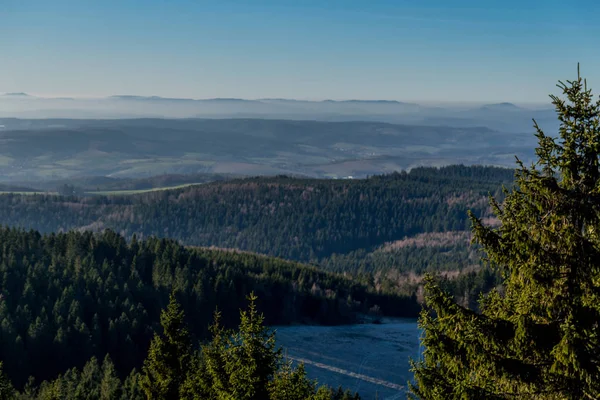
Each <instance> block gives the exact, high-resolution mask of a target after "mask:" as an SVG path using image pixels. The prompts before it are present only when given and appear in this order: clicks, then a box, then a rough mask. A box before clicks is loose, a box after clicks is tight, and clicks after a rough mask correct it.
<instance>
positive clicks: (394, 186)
mask: <svg viewBox="0 0 600 400" xmlns="http://www.w3.org/2000/svg"><path fill="white" fill-rule="evenodd" d="M512 179H513V171H512V170H508V169H501V168H493V167H480V166H473V167H465V166H451V167H444V168H441V169H436V168H417V169H413V170H411V172H410V173H406V172H402V173H393V174H390V175H383V176H374V177H371V178H368V179H360V180H350V179H349V180H324V179H298V178H289V177H282V176H280V177H273V178H251V179H250V178H248V179H238V180H231V181H226V182H214V183H208V184H204V185H198V186H193V187H189V188H183V189H177V190H168V191H157V192H151V193H145V194H140V195H134V196H109V197H106V196H104V197H103V196H98V197H83V198H79V197H58V196H51V195H17V194H7V195H2V196H0V224H5V225H9V226H18V227H25V228H32V229H37V230H40V231H42V232H55V231H60V230H64V231H66V230H70V229H87V230H94V231H99V230H103V229H105V228H110V229H113V230H115V231H117V232H120V233H122V234H123V235H124V236H126V237H131V235H133V234H134V233H136V234H138V236H139V237H148V236H151V235H156V236H159V237H168V238H173V239H176V240H179V241H181V242H182V243H184V244H187V245H197V246H218V247H226V248H237V249H242V250H250V251H254V252H259V253H264V254H268V255H273V256H278V257H284V258H288V259H293V260H301V261H318V260H321V259H323V258H326V257H329V256H331V255H332V254H336V253H337V254H345V253H349V252H351V251H355V250H357V249H372V248H375V247H377V246H380V245H382V244H384V243H386V242H390V241H394V240H399V239H402V238H404V237H406V236H412V235H417V234H420V233H424V232H444V231H463V230H468V229H469V222H468V220H467V210H469V209H471V210H473V211H474V212H475V214H477V215H487V212H488V202H487V196H488V194H489V193H491V194H494V195H499V192H500V188H501V185H502V184H510V183H511V182H512Z"/></svg>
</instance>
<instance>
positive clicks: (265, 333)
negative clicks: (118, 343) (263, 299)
mask: <svg viewBox="0 0 600 400" xmlns="http://www.w3.org/2000/svg"><path fill="white" fill-rule="evenodd" d="M248 300H249V302H250V303H249V305H248V308H247V309H246V310H244V311H240V324H239V327H238V329H237V330H228V329H225V328H223V327H222V326H221V325H220V324H219V319H220V317H219V313H216V316H215V322H214V324H213V325H212V328H211V331H212V333H213V338H212V341H211V342H210V343H208V344H205V345H203V346H201V349H200V350H199V351H195V350H193V349H192V346H191V345H190V339H189V333H188V331H187V326H186V324H185V321H184V313H183V310H182V308H181V306H180V304H179V303H178V302H177V300H176V298H175V296H174V295H173V294H171V296H170V300H169V304H168V306H167V308H166V309H165V310H163V312H162V313H161V325H162V327H163V332H162V334H157V335H156V336H155V337H154V339H153V340H152V343H151V345H150V350H149V352H148V357H147V358H146V360H145V362H144V367H143V370H142V374H141V375H140V374H138V373H137V372H136V371H135V370H133V371H132V372H131V374H130V375H129V376H128V377H127V378H126V379H125V380H124V381H121V380H120V379H119V378H118V376H116V373H115V369H114V366H113V364H112V361H111V360H110V358H109V357H108V356H107V357H105V359H104V362H103V363H102V365H101V366H100V365H99V364H98V362H97V360H96V358H92V359H91V360H90V361H89V362H87V363H86V364H85V366H84V367H83V369H82V370H81V371H80V370H78V369H76V368H72V369H70V370H68V371H67V372H66V373H65V374H64V375H60V376H59V377H58V378H56V379H55V380H53V381H45V382H42V384H41V385H40V386H39V388H36V387H35V385H34V384H33V382H31V381H30V382H29V384H28V385H27V387H26V389H25V390H24V391H23V393H21V394H19V395H18V396H19V397H18V398H19V399H23V400H25V399H29V400H33V399H35V400H58V399H68V400H71V399H73V400H84V399H85V400H96V399H100V400H125V399H127V400H142V399H166V400H171V399H182V400H200V399H202V400H226V399H227V400H244V399H248V400H360V397H359V396H358V394H352V393H350V392H348V391H346V392H344V391H343V390H342V389H341V388H340V389H338V390H337V391H333V390H331V389H329V388H328V387H325V386H320V387H317V384H316V382H314V381H311V380H309V379H308V378H307V377H306V373H305V370H304V366H303V365H302V364H301V365H299V366H298V367H296V368H293V367H292V365H291V363H288V362H284V361H283V359H282V355H281V349H280V348H277V347H276V346H275V333H274V332H272V331H270V330H269V329H268V328H267V327H265V326H264V324H263V323H264V318H263V317H262V315H261V314H259V313H258V311H257V306H256V300H257V297H256V296H255V295H254V294H252V293H251V294H250V296H249V297H248ZM6 382H8V380H6ZM5 398H7V399H8V398H10V397H2V399H5Z"/></svg>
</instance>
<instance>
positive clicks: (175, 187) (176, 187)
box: [85, 183, 202, 196]
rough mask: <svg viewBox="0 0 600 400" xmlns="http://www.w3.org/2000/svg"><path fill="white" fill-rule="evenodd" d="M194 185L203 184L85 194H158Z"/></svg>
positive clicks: (88, 193)
mask: <svg viewBox="0 0 600 400" xmlns="http://www.w3.org/2000/svg"><path fill="white" fill-rule="evenodd" d="M194 185H202V183H185V184H183V185H176V186H163V187H156V188H150V189H135V190H107V191H98V192H92V191H90V192H85V194H87V195H95V196H120V195H130V194H140V193H148V192H157V191H160V190H172V189H181V188H185V187H188V186H194Z"/></svg>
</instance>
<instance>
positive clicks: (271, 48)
mask: <svg viewBox="0 0 600 400" xmlns="http://www.w3.org/2000/svg"><path fill="white" fill-rule="evenodd" d="M598 21H600V4H598V2H597V1H596V0H565V1H556V0H543V1H537V0H535V1H532V0H519V1H517V0H503V1H496V0H478V1H466V0H452V1H448V0H412V1H403V0H390V1H382V0H362V1H355V0H341V1H327V0H315V1H313V0H290V1H288V0H272V1H261V0H244V1H228V0H214V1H200V0H189V1H184V0H170V1H168V0H161V1H159V0H143V1H142V0H140V1H134V0H114V1H113V0H93V1H92V0H72V1H67V0H0V92H17V91H18V92H28V93H34V94H41V95H52V96H64V95H69V96H105V95H112V94H138V95H160V96H169V97H193V98H211V97H239V98H263V97H285V98H298V99H326V98H332V99H350V98H352V99H397V100H407V101H427V100H429V101H431V100H439V101H449V100H457V101H486V102H487V101H514V102H529V101H531V102H537V101H546V100H547V95H548V94H549V93H551V92H555V91H556V90H555V86H554V85H555V83H556V81H557V80H558V79H571V78H574V77H575V76H576V63H577V62H580V63H581V68H582V74H583V75H584V76H586V77H588V82H589V83H590V86H592V87H596V88H598V89H597V91H598V92H600V51H599V45H598V40H599V39H600V24H599V23H598Z"/></svg>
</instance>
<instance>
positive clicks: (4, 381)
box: [0, 361, 14, 400]
mask: <svg viewBox="0 0 600 400" xmlns="http://www.w3.org/2000/svg"><path fill="white" fill-rule="evenodd" d="M3 367H4V364H3V363H2V361H0V400H11V399H12V398H13V396H14V389H13V386H12V383H11V382H10V380H9V379H8V377H7V376H6V375H5V374H4V368H3Z"/></svg>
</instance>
